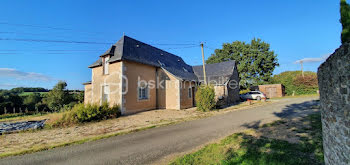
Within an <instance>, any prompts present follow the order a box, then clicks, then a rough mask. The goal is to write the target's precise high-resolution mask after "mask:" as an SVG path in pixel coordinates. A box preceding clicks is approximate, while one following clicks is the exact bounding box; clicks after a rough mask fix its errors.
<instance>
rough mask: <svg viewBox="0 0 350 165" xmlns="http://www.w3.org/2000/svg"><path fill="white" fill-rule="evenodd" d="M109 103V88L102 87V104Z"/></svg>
mask: <svg viewBox="0 0 350 165" xmlns="http://www.w3.org/2000/svg"><path fill="white" fill-rule="evenodd" d="M104 102H109V86H108V85H104V86H102V103H104Z"/></svg>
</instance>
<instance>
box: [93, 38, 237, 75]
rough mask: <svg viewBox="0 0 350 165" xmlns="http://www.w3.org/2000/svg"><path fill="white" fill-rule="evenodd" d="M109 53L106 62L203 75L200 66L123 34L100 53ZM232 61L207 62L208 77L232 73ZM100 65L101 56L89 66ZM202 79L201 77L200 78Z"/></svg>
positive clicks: (179, 73)
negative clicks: (142, 65)
mask: <svg viewBox="0 0 350 165" xmlns="http://www.w3.org/2000/svg"><path fill="white" fill-rule="evenodd" d="M105 55H111V58H110V59H109V61H108V62H110V63H113V62H118V61H121V60H127V61H133V62H137V63H142V64H146V65H151V66H155V67H159V68H163V69H164V70H166V71H168V72H169V73H171V74H172V75H174V76H176V77H178V78H180V79H183V80H190V81H198V78H201V77H203V76H202V75H203V69H201V66H193V67H192V66H190V65H187V64H186V63H185V62H184V61H183V59H182V58H181V57H179V56H176V55H174V54H171V53H169V52H166V51H164V50H161V49H158V48H156V47H153V46H151V45H148V44H146V43H143V42H141V41H138V40H135V39H133V38H130V37H128V36H123V37H122V38H121V39H120V40H119V41H118V42H117V43H115V44H114V45H112V46H111V48H109V49H108V50H107V51H106V52H105V53H103V54H102V55H101V57H102V56H105ZM234 64H235V62H234V61H228V62H223V63H218V64H207V65H206V72H207V75H208V76H209V75H210V77H214V75H215V76H219V77H220V76H221V77H222V76H224V77H225V76H228V75H231V74H232V73H233V68H234ZM101 65H102V58H99V59H98V60H97V61H96V62H95V63H93V64H91V65H90V66H89V68H94V67H97V66H101ZM202 79H203V78H202Z"/></svg>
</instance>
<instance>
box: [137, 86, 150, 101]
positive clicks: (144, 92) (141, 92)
mask: <svg viewBox="0 0 350 165" xmlns="http://www.w3.org/2000/svg"><path fill="white" fill-rule="evenodd" d="M138 98H139V100H147V99H148V98H149V95H148V85H147V84H146V83H139V87H138Z"/></svg>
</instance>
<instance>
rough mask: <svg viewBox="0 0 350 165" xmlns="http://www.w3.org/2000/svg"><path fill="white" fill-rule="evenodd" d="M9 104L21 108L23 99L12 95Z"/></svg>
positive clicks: (9, 97)
mask: <svg viewBox="0 0 350 165" xmlns="http://www.w3.org/2000/svg"><path fill="white" fill-rule="evenodd" d="M7 100H8V102H10V105H11V107H16V108H17V107H21V106H22V104H23V99H22V98H21V97H20V96H18V95H16V94H10V95H9V96H8V99H7Z"/></svg>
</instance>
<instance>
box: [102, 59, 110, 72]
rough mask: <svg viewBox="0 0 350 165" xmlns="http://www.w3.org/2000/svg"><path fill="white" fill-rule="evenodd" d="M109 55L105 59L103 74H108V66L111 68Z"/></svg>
mask: <svg viewBox="0 0 350 165" xmlns="http://www.w3.org/2000/svg"><path fill="white" fill-rule="evenodd" d="M108 60H109V56H106V57H104V60H103V74H108V70H109V69H108V68H109V62H108Z"/></svg>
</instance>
